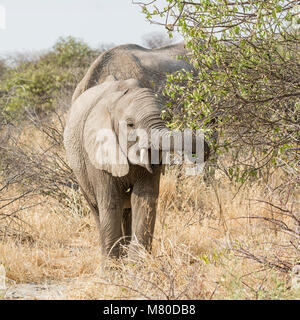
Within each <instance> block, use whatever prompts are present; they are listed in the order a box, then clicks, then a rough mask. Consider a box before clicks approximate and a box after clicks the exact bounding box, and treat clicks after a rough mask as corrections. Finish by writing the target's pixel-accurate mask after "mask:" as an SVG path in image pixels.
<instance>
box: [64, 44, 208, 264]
mask: <svg viewBox="0 0 300 320" xmlns="http://www.w3.org/2000/svg"><path fill="white" fill-rule="evenodd" d="M184 50H185V49H184V48H183V46H182V44H180V45H175V46H169V47H166V48H161V49H157V50H147V49H145V48H142V47H139V46H136V45H125V46H119V47H116V48H114V49H112V50H109V51H108V52H105V53H103V54H102V55H101V56H100V57H99V58H98V59H97V60H96V61H95V62H94V63H93V64H92V66H91V67H90V69H89V70H88V72H87V74H86V75H85V76H84V78H83V79H82V81H81V82H80V83H79V85H78V86H77V88H76V90H75V92H74V95H73V98H72V105H71V108H70V110H69V113H68V117H67V121H66V126H65V130H64V137H63V140H64V146H65V150H66V156H67V160H68V162H69V164H70V167H71V168H72V170H73V172H74V174H75V176H76V178H77V181H78V184H79V186H80V188H81V191H82V193H83V195H84V197H85V199H86V200H87V202H88V205H89V207H90V208H91V211H92V213H93V215H94V217H95V220H96V224H97V226H98V230H99V233H100V248H101V253H102V254H103V255H104V256H110V257H116V258H118V257H120V256H121V255H122V253H123V252H122V248H124V245H126V246H127V245H129V247H131V246H134V243H136V242H137V243H139V244H140V245H142V246H144V247H145V248H146V249H147V250H148V251H151V246H152V239H153V232H154V225H155V216H156V207H157V199H158V195H159V182H160V174H161V171H162V168H163V165H162V162H161V153H162V151H164V147H163V145H162V138H163V137H170V135H171V134H173V133H172V132H171V131H170V130H169V129H168V128H167V127H166V123H165V122H164V121H163V120H162V118H161V110H162V108H163V104H164V102H163V99H160V97H159V96H157V94H155V92H159V90H160V88H161V87H162V86H163V84H164V82H165V73H166V72H174V71H176V70H180V69H181V68H190V67H189V65H188V64H187V63H186V62H185V61H178V60H176V55H177V54H183V53H184ZM122 122H123V123H124V122H125V124H126V127H125V129H126V130H125V129H124V128H121V125H120V124H121V123H122ZM101 130H104V132H106V131H105V130H108V131H109V132H110V133H111V138H112V140H109V141H112V142H113V143H112V144H110V143H107V140H105V139H106V138H105V139H104V138H103V134H102V133H103V131H101ZM124 130H125V131H126V132H125V131H124ZM137 130H144V131H145V132H147V133H149V136H150V132H151V131H153V130H155V131H154V132H155V137H154V139H149V140H147V141H146V144H147V146H144V147H142V148H141V147H140V146H139V145H138V149H137V150H136V155H137V160H136V161H132V160H131V158H130V157H129V154H130V150H129V149H130V148H131V147H133V144H134V143H133V142H128V143H127V144H126V145H125V146H124V144H122V143H121V142H122V141H124V140H126V141H127V140H128V136H129V135H130V133H132V132H135V131H137ZM99 132H100V134H99ZM174 141H175V139H174V140H171V141H170V145H169V147H170V151H175V152H176V148H177V147H176V144H175V142H174ZM195 143H196V142H195V139H194V138H193V139H192V149H193V152H195V149H196V144H195ZM114 147H115V148H114ZM113 150H115V151H116V152H115V153H114V152H113ZM155 152H156V153H157V154H158V155H159V161H158V162H157V163H152V160H151V156H152V154H151V153H155ZM208 156H209V147H208V144H207V143H206V141H204V160H206V159H207V158H208ZM114 157H115V158H114ZM113 158H114V159H113ZM103 159H105V160H106V161H103ZM116 159H118V160H120V159H121V160H122V161H119V162H118V161H113V160H116ZM132 240H135V241H132Z"/></svg>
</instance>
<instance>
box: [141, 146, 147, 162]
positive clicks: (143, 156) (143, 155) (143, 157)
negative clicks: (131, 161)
mask: <svg viewBox="0 0 300 320" xmlns="http://www.w3.org/2000/svg"><path fill="white" fill-rule="evenodd" d="M147 154H148V150H147V149H146V148H142V149H141V152H140V162H141V163H143V164H147V163H148V156H147Z"/></svg>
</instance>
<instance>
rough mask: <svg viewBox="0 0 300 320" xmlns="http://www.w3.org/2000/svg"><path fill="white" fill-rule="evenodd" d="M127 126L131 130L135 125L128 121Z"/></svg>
mask: <svg viewBox="0 0 300 320" xmlns="http://www.w3.org/2000/svg"><path fill="white" fill-rule="evenodd" d="M127 126H128V127H129V128H134V123H133V121H131V120H127Z"/></svg>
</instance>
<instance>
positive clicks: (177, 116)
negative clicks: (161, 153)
mask: <svg viewBox="0 0 300 320" xmlns="http://www.w3.org/2000/svg"><path fill="white" fill-rule="evenodd" d="M139 4H140V5H142V7H143V11H144V13H145V14H146V16H147V18H148V20H150V21H151V22H152V23H157V24H161V25H164V26H165V27H166V28H167V29H168V30H169V32H170V33H172V32H173V31H174V30H177V31H178V32H180V33H181V34H182V35H183V36H184V38H185V41H186V44H187V47H188V48H189V49H190V52H191V54H190V61H191V63H192V64H193V66H194V69H195V73H194V74H193V73H189V72H179V73H178V74H177V75H170V76H169V78H168V79H169V82H168V84H167V87H166V89H165V91H164V93H165V94H166V95H167V96H169V97H170V103H169V108H168V111H169V112H168V113H167V114H168V116H169V119H170V124H171V125H172V126H173V127H180V126H182V125H183V124H184V125H187V126H191V127H202V128H207V132H208V134H209V133H212V132H213V131H214V130H218V132H219V136H220V137H221V139H220V143H219V144H217V145H215V146H214V147H215V149H216V151H217V152H219V153H221V154H222V155H225V154H227V155H230V157H231V162H230V163H228V162H227V163H226V165H224V164H223V165H222V164H221V166H222V169H223V171H224V172H225V173H226V175H227V176H228V177H229V178H230V179H235V180H237V181H245V179H247V178H248V177H250V176H257V174H258V173H259V172H262V169H265V168H267V167H269V166H270V165H271V166H281V167H282V166H285V164H288V165H289V167H292V168H294V169H293V170H296V171H297V165H296V164H297V159H299V150H300V149H299V142H300V136H299V132H300V127H299V119H300V81H299V79H300V64H299V62H300V50H299V49H300V37H299V36H300V33H299V31H298V30H297V28H296V26H297V23H300V20H299V18H298V16H297V14H298V13H299V6H298V4H299V2H298V1H294V0H251V1H244V0H237V1H225V0H216V1H207V0H198V1H194V0H192V1H182V0H166V1H165V2H164V5H162V6H159V4H161V2H159V3H158V1H151V3H149V4H143V3H141V2H139ZM162 19H164V20H162ZM212 119H214V121H213V123H214V124H213V125H212ZM226 158H227V159H228V156H226Z"/></svg>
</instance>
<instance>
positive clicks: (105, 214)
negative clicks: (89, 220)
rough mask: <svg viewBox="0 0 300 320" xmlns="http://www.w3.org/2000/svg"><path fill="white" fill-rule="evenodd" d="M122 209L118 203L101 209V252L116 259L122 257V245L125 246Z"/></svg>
mask: <svg viewBox="0 0 300 320" xmlns="http://www.w3.org/2000/svg"><path fill="white" fill-rule="evenodd" d="M122 209H123V208H122V206H121V205H119V204H116V203H114V204H112V203H111V204H110V205H108V206H101V207H99V232H100V245H101V251H102V254H104V255H109V256H112V257H115V258H118V257H119V256H120V249H121V244H122V245H123V244H124V237H123V234H122V226H121V224H122V214H123V210H122Z"/></svg>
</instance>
